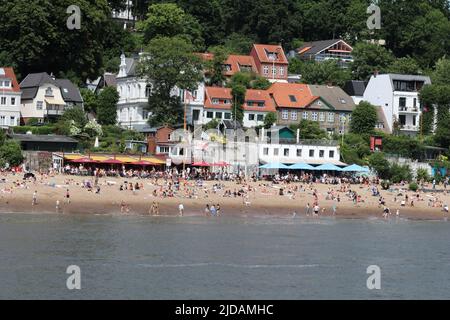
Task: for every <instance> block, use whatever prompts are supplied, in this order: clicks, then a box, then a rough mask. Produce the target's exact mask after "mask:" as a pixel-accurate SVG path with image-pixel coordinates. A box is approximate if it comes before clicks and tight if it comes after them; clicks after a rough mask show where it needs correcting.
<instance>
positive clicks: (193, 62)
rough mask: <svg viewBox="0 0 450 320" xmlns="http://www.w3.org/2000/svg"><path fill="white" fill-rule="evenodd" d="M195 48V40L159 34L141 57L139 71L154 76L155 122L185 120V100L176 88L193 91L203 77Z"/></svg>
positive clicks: (152, 103)
mask: <svg viewBox="0 0 450 320" xmlns="http://www.w3.org/2000/svg"><path fill="white" fill-rule="evenodd" d="M193 51H194V50H193V46H192V44H191V43H189V42H188V41H187V40H186V39H184V38H182V37H157V38H154V39H152V40H151V41H150V43H149V45H148V46H147V47H146V53H147V54H146V55H145V56H144V57H143V59H141V62H140V64H139V68H138V69H139V71H138V72H139V73H140V74H141V76H143V77H145V78H146V79H152V80H151V82H150V83H149V84H150V85H151V86H152V90H151V92H150V95H149V111H151V116H150V124H151V125H162V124H177V123H179V122H181V121H182V119H183V109H182V104H181V101H180V98H179V97H177V96H176V95H174V94H173V90H175V89H176V88H178V89H181V90H189V91H193V90H195V89H196V87H197V84H198V83H199V82H200V81H201V79H202V73H201V70H202V69H203V66H202V63H201V60H200V58H199V57H198V56H197V55H195V54H194V53H193ZM149 81H150V80H149Z"/></svg>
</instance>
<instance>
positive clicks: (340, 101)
mask: <svg viewBox="0 0 450 320" xmlns="http://www.w3.org/2000/svg"><path fill="white" fill-rule="evenodd" d="M308 87H309V89H310V90H311V93H312V94H313V95H315V96H319V97H321V98H323V99H324V100H325V101H326V102H327V103H329V104H330V105H331V106H332V107H333V108H334V109H336V110H337V111H353V110H354V109H355V107H356V105H355V102H354V101H353V99H352V98H351V97H350V96H349V95H348V94H346V93H345V92H344V90H342V89H341V88H340V87H332V86H324V85H308Z"/></svg>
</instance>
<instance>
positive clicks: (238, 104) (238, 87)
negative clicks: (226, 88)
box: [231, 84, 247, 124]
mask: <svg viewBox="0 0 450 320" xmlns="http://www.w3.org/2000/svg"><path fill="white" fill-rule="evenodd" d="M246 92H247V88H246V87H245V86H244V85H242V84H234V85H233V86H232V87H231V95H232V97H233V103H232V108H233V110H231V114H232V115H233V120H235V121H237V122H239V123H240V124H242V122H243V120H244V103H245V94H246Z"/></svg>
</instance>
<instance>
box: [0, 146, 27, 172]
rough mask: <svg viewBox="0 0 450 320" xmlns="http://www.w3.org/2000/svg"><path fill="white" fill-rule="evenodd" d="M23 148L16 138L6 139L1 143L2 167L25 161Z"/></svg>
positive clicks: (0, 156)
mask: <svg viewBox="0 0 450 320" xmlns="http://www.w3.org/2000/svg"><path fill="white" fill-rule="evenodd" d="M23 159H24V158H23V155H22V149H21V148H20V144H19V143H18V142H17V141H15V140H6V141H4V142H3V144H2V145H0V167H4V166H5V165H6V164H9V166H10V167H14V166H18V165H21V164H22V162H23Z"/></svg>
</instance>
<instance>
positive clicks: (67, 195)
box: [66, 189, 70, 204]
mask: <svg viewBox="0 0 450 320" xmlns="http://www.w3.org/2000/svg"><path fill="white" fill-rule="evenodd" d="M66 203H67V204H70V192H69V189H67V190H66Z"/></svg>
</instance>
